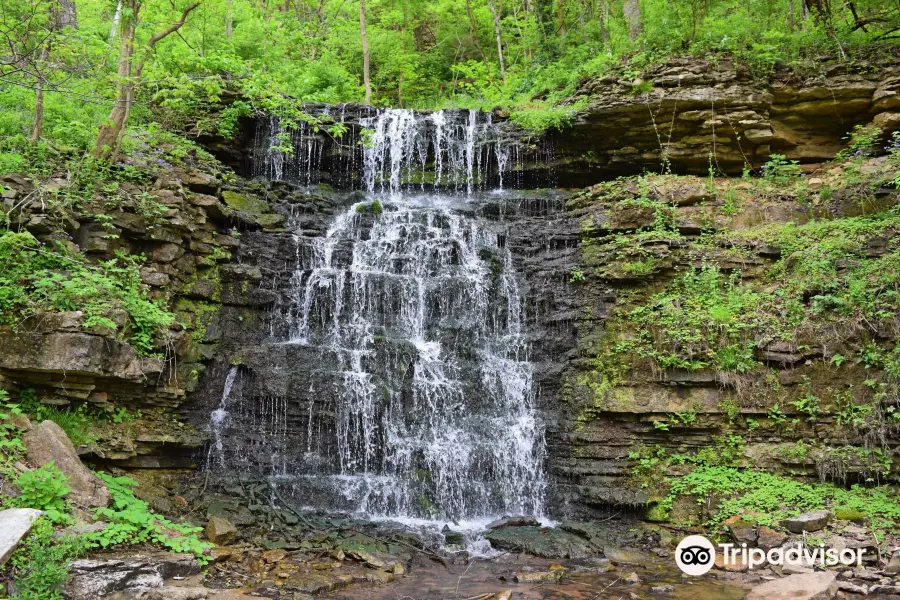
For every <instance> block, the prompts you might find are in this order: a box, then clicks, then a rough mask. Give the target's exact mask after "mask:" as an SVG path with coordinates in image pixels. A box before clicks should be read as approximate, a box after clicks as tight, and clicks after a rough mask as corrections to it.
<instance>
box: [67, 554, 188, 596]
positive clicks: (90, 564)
mask: <svg viewBox="0 0 900 600" xmlns="http://www.w3.org/2000/svg"><path fill="white" fill-rule="evenodd" d="M199 572H200V566H199V565H198V564H197V561H196V560H195V559H194V557H193V556H191V555H189V554H169V553H159V554H146V555H132V556H125V555H121V556H114V557H110V558H104V559H102V560H101V559H96V560H95V559H84V560H76V561H73V562H72V563H71V564H70V566H69V580H68V582H67V583H66V584H65V586H64V588H63V591H64V593H65V596H66V598H68V599H69V600H97V599H98V598H100V597H102V596H104V595H106V594H111V593H113V592H129V593H135V592H141V591H149V590H152V589H154V588H161V587H162V586H163V584H164V581H165V580H166V579H171V578H173V577H188V576H190V575H196V574H197V573H199Z"/></svg>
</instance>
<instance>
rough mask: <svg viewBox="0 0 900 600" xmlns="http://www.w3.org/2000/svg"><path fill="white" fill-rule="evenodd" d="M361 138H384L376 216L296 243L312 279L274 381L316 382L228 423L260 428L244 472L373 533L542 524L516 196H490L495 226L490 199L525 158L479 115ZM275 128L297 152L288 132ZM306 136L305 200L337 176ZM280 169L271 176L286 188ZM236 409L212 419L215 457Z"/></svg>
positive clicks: (371, 209) (372, 156) (282, 328)
mask: <svg viewBox="0 0 900 600" xmlns="http://www.w3.org/2000/svg"><path fill="white" fill-rule="evenodd" d="M340 114H341V116H340V118H342V119H343V118H344V113H343V111H342V112H341V113H340ZM276 121H277V120H276ZM360 124H361V126H362V127H364V128H365V129H366V130H367V131H369V132H370V133H368V134H366V136H365V137H366V144H365V146H364V148H363V150H362V155H361V156H360V158H359V160H358V161H357V162H355V163H352V164H357V165H359V166H361V170H360V171H359V172H358V178H359V179H358V181H359V185H358V187H360V188H362V189H363V190H365V196H364V197H365V200H363V201H358V202H356V203H354V204H352V205H350V206H348V207H346V208H345V209H343V210H341V211H340V212H339V213H338V214H337V215H336V216H335V217H334V218H333V220H332V221H331V223H330V225H329V226H328V229H327V231H326V233H325V235H324V236H311V235H310V234H309V233H308V232H306V230H305V229H304V228H303V227H302V226H300V225H298V226H297V227H295V228H294V236H293V241H294V244H295V245H296V248H297V251H296V257H295V260H296V269H295V271H294V273H293V275H292V277H291V278H290V283H289V286H288V290H289V291H288V293H287V294H285V295H283V296H282V297H281V298H280V300H279V304H278V305H277V306H276V310H275V313H274V314H275V318H274V324H273V326H272V330H271V331H272V338H273V339H272V346H271V348H272V356H279V357H283V358H282V359H281V360H285V361H288V363H290V364H283V363H276V364H275V365H274V366H273V369H275V370H276V371H277V372H278V373H283V372H284V370H285V369H287V370H290V371H291V373H302V375H297V376H296V377H294V376H293V375H291V377H293V378H292V379H291V382H292V383H291V384H290V386H289V387H290V391H289V393H288V395H287V397H285V398H281V399H277V398H276V399H272V398H271V397H270V396H268V395H265V396H264V399H263V400H256V401H254V402H255V404H254V405H253V406H250V405H249V401H248V400H246V399H245V400H242V402H241V404H240V406H235V407H234V409H233V412H235V416H234V418H232V419H229V421H236V420H239V419H244V421H243V422H242V424H241V425H240V427H243V428H245V429H247V428H251V427H256V429H255V430H254V431H255V433H254V435H253V436H252V437H249V436H248V438H247V439H248V440H249V443H250V444H251V445H252V449H249V448H247V447H246V446H245V447H243V448H240V447H237V446H235V447H234V448H226V451H228V450H230V453H229V454H228V455H229V457H230V460H232V461H233V462H234V466H235V467H236V466H237V463H241V464H242V465H243V467H242V468H243V469H245V470H247V471H255V472H257V473H258V472H261V471H260V469H259V467H260V466H261V464H267V465H268V466H269V467H270V468H269V470H268V472H269V473H271V474H272V475H273V476H275V477H277V478H278V481H279V485H280V486H282V488H283V489H291V490H292V492H293V494H294V496H295V497H296V498H298V499H302V501H303V502H304V503H305V504H307V505H309V506H316V507H320V508H327V509H333V510H346V511H350V512H355V513H363V514H366V515H369V516H371V517H389V518H394V519H397V518H399V519H426V520H441V521H442V522H446V521H448V520H453V521H458V522H464V521H482V520H484V519H491V518H495V517H497V516H502V515H506V514H532V515H542V514H543V512H544V490H545V486H546V483H545V478H544V472H543V463H544V457H545V447H544V437H543V431H544V426H543V424H542V422H541V420H540V418H539V414H538V411H537V407H536V405H535V404H536V393H535V384H534V381H533V380H534V365H533V364H532V363H531V362H530V361H529V342H528V331H527V327H526V323H525V315H524V311H523V307H524V306H525V305H526V298H524V297H523V293H522V290H521V289H520V287H519V281H520V276H519V275H518V274H517V272H516V260H514V256H513V253H512V252H511V250H510V248H508V247H506V239H507V237H508V235H507V234H508V228H509V227H510V225H509V224H508V223H506V222H504V221H503V219H502V215H503V213H504V210H503V208H502V204H503V202H504V199H503V196H496V197H495V196H493V195H491V198H493V199H492V200H491V201H490V202H491V203H492V205H494V206H496V205H499V207H500V209H499V217H500V218H498V213H497V212H492V213H491V215H492V216H491V217H488V216H487V213H486V214H485V216H480V214H481V211H480V210H479V207H480V206H482V205H483V204H484V202H485V198H486V197H487V196H484V195H481V196H479V195H478V192H479V191H480V190H483V189H484V188H485V185H486V181H487V179H488V178H487V175H486V172H487V171H488V170H489V169H494V170H495V174H496V173H497V169H498V167H499V173H500V181H501V182H502V172H503V171H504V169H505V168H506V166H508V165H509V164H510V162H511V159H512V160H515V157H517V156H519V154H518V153H517V152H513V151H512V150H511V147H510V146H508V145H505V144H504V143H503V142H502V140H501V138H500V137H498V135H497V132H498V126H497V125H496V124H495V123H494V122H493V121H492V119H491V118H490V115H485V114H484V113H479V112H477V111H438V112H434V113H431V114H428V115H423V114H420V113H417V112H414V111H409V110H401V109H386V110H382V111H378V112H374V113H372V114H369V115H367V116H364V117H362V118H361V119H360ZM263 125H264V126H265V127H267V128H268V129H267V131H269V133H270V134H271V135H280V136H281V139H282V140H284V139H285V137H286V136H285V134H284V132H282V131H280V129H279V125H278V123H277V122H274V121H272V120H266V121H264V123H263ZM263 125H261V126H260V129H258V134H259V131H261V130H262V128H263ZM307 134H308V132H306V131H300V132H297V131H295V132H294V133H293V134H291V135H292V136H293V138H294V139H293V143H294V153H293V156H292V158H291V159H290V160H288V159H287V158H286V157H282V158H283V159H284V160H285V162H284V164H283V166H282V173H283V176H284V177H286V178H287V177H288V176H290V178H292V179H293V181H295V182H296V183H299V184H306V183H308V182H309V181H312V176H310V175H309V173H311V172H313V171H317V170H320V169H322V168H323V165H324V163H322V162H321V160H322V159H321V158H320V157H321V156H323V155H322V154H321V152H320V147H319V146H316V145H315V144H316V143H318V142H310V141H309V140H310V138H309V136H308V135H307ZM266 140H267V138H264V139H262V140H260V141H259V144H261V146H263V147H266V148H275V147H278V145H277V144H273V143H272V142H271V141H266ZM309 144H312V145H309ZM302 149H305V150H306V152H305V153H302V155H301V152H300V150H302ZM283 150H284V147H283V146H282V147H281V148H280V149H279V150H277V151H278V152H282V151H283ZM325 155H328V153H327V152H326V153H325ZM271 158H272V157H268V158H266V162H264V163H263V165H262V167H260V171H259V172H260V174H262V175H266V176H269V175H267V174H269V173H271V174H272V175H275V174H276V168H275V167H276V165H277V164H278V163H277V161H273V160H271ZM346 164H351V163H350V162H347V163H346ZM263 167H264V168H263ZM304 169H305V171H304ZM426 180H428V181H427V183H428V186H426ZM493 181H494V182H496V181H497V179H496V178H495V179H494V180H493ZM357 199H358V197H357ZM232 375H233V371H232V372H229V381H227V382H226V388H228V387H230V384H231V382H232V381H233V376H232ZM226 399H227V392H226V393H225V394H224V395H223V399H222V401H221V405H220V408H219V409H218V410H217V411H215V412H214V416H213V421H214V423H215V424H214V426H213V431H214V437H215V440H214V441H215V447H216V455H217V456H222V450H221V441H220V431H219V429H218V425H217V424H218V423H220V422H221V421H222V420H223V419H224V415H225V414H227V413H225V412H224V411H225V406H226V404H225V403H226ZM270 403H271V404H272V408H271V409H270V408H265V406H269V404H270ZM263 405H265V406H263ZM220 411H221V413H220ZM216 413H220V416H219V417H216V416H215V415H216ZM291 415H294V416H291ZM232 427H233V428H234V429H238V425H236V424H233V425H232ZM253 461H256V462H255V463H254V462H253ZM254 465H255V466H254ZM291 486H293V487H291Z"/></svg>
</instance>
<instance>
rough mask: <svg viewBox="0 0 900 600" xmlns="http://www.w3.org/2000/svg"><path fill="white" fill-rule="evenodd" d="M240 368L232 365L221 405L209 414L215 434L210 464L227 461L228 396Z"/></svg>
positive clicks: (227, 376)
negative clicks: (226, 424) (225, 444)
mask: <svg viewBox="0 0 900 600" xmlns="http://www.w3.org/2000/svg"><path fill="white" fill-rule="evenodd" d="M237 374H238V368H237V367H236V366H232V367H231V369H229V370H228V375H226V376H225V385H224V386H223V387H222V399H221V400H220V401H219V406H218V407H217V408H216V409H215V410H214V411H212V412H211V413H210V415H209V427H210V430H211V431H212V434H213V445H212V446H211V447H210V449H209V456H207V465H208V466H214V465H215V466H222V465H224V463H225V452H224V427H225V422H226V419H228V410H227V407H228V397H229V396H231V388H232V387H233V386H234V379H235V377H237Z"/></svg>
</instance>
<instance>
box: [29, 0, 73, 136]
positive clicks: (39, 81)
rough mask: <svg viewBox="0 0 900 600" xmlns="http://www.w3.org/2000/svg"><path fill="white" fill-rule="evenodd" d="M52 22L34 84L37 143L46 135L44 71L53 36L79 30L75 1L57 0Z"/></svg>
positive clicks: (33, 130)
mask: <svg viewBox="0 0 900 600" xmlns="http://www.w3.org/2000/svg"><path fill="white" fill-rule="evenodd" d="M49 10H50V22H49V27H48V29H49V31H48V35H47V39H46V40H45V42H44V47H43V49H42V50H41V58H40V61H39V62H38V66H37V68H36V69H35V79H36V81H35V84H34V122H33V123H32V125H31V141H32V143H34V142H37V141H38V140H40V139H41V136H42V135H43V134H44V82H45V79H46V75H45V74H44V71H43V69H44V68H45V67H46V66H47V62H48V61H49V60H50V53H51V49H52V47H53V36H54V34H55V33H57V32H59V31H62V30H64V29H66V28H69V27H71V28H72V29H78V16H77V14H76V11H75V1H74V0H56V2H55V4H52V5H51V6H50V9H49Z"/></svg>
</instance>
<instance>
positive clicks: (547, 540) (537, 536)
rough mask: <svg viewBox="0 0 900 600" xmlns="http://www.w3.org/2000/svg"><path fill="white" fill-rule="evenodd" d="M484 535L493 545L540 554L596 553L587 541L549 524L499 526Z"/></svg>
mask: <svg viewBox="0 0 900 600" xmlns="http://www.w3.org/2000/svg"><path fill="white" fill-rule="evenodd" d="M484 537H485V538H486V539H487V540H488V541H489V542H490V543H491V545H492V546H494V547H495V548H499V549H501V550H509V551H511V552H527V553H528V554H533V555H535V556H541V557H544V558H585V557H587V556H591V555H593V554H596V547H594V546H593V545H592V544H590V543H589V542H587V541H585V540H583V539H582V538H580V537H578V536H576V535H573V534H571V533H568V532H565V531H562V530H559V529H555V528H549V527H546V528H541V527H503V528H501V529H495V530H491V531H489V532H488V533H487V534H485V536H484Z"/></svg>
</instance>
